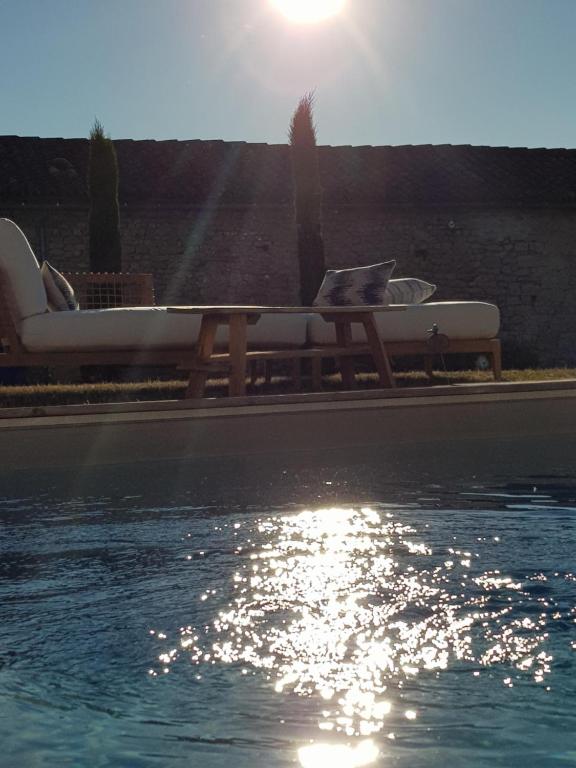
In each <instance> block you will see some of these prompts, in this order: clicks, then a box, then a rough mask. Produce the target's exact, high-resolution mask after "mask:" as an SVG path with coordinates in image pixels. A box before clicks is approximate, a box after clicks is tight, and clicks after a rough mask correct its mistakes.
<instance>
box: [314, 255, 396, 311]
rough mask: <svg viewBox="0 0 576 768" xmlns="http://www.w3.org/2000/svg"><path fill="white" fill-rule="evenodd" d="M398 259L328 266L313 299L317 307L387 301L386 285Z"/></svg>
mask: <svg viewBox="0 0 576 768" xmlns="http://www.w3.org/2000/svg"><path fill="white" fill-rule="evenodd" d="M395 266H396V262H395V261H385V262H382V264H372V265H371V266H369V267H355V268H354V269H329V270H328V271H327V272H326V274H325V275H324V280H323V281H322V285H321V286H320V290H319V291H318V295H317V296H316V298H315V299H314V306H315V307H343V306H362V305H364V304H368V305H377V304H385V303H386V302H385V298H384V296H385V293H386V286H387V285H388V280H389V279H390V275H391V274H392V272H393V271H394V267H395Z"/></svg>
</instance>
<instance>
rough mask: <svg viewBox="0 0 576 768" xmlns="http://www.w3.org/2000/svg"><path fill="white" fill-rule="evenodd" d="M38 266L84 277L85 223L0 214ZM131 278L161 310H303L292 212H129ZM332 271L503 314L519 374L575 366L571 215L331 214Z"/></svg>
mask: <svg viewBox="0 0 576 768" xmlns="http://www.w3.org/2000/svg"><path fill="white" fill-rule="evenodd" d="M0 215H2V216H8V217H9V218H13V219H14V220H15V221H16V222H17V223H18V224H19V225H20V226H21V227H22V228H23V229H24V231H25V232H26V234H27V235H28V237H29V238H30V240H31V242H32V244H33V247H34V248H35V250H36V253H37V254H38V255H39V256H40V258H47V259H49V260H50V261H51V262H52V263H53V264H54V266H56V267H57V268H59V269H61V270H63V271H84V270H86V269H87V267H88V254H87V243H88V231H87V218H88V217H87V211H86V210H85V209H82V208H64V207H55V208H50V209H42V208H36V209H34V208H31V207H21V208H17V209H7V208H5V209H3V210H0ZM121 222H122V241H123V259H124V269H125V270H126V271H134V272H152V273H153V275H154V282H155V288H156V298H157V303H158V304H165V303H174V304H176V303H255V304H260V303H261V304H294V303H297V301H298V267H297V260H296V253H295V238H294V227H293V217H292V210H291V207H290V206H270V207H263V206H260V207H235V208H232V207H229V208H218V209H204V210H202V209H193V210H189V209H188V210H183V209H153V210H145V209H138V208H123V210H122V214H121ZM324 233H325V241H326V253H327V260H328V266H329V267H336V268H338V267H347V266H355V265H363V264H370V263H373V262H375V261H383V260H387V259H391V258H393V259H396V261H397V268H396V273H395V276H396V277H398V276H407V275H410V276H416V277H421V278H423V279H426V280H429V281H430V282H434V283H436V284H437V285H438V291H437V293H436V295H435V297H437V298H438V299H439V300H451V299H454V300H455V299H470V300H473V299H476V300H482V301H489V302H493V303H495V304H497V305H498V306H499V307H500V309H501V312H502V331H501V337H502V340H503V343H504V350H505V353H506V352H507V353H508V358H509V360H510V361H511V362H525V363H536V362H539V363H541V364H543V365H563V364H570V365H574V364H576V341H574V339H575V338H576V303H575V302H574V300H573V296H574V294H575V291H576V211H574V210H571V209H565V210H561V209H556V210H544V209H532V210H526V209H524V210H518V209H509V210H489V209H477V210H471V209H461V208H455V209H446V210H435V211H431V210H430V209H427V210H415V209H410V210H408V209H407V210H393V211H390V210H387V211H383V210H380V209H374V208H357V207H346V208H341V209H327V210H325V212H324Z"/></svg>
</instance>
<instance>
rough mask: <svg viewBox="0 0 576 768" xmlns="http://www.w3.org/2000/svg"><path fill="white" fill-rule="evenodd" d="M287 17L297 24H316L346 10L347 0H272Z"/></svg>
mask: <svg viewBox="0 0 576 768" xmlns="http://www.w3.org/2000/svg"><path fill="white" fill-rule="evenodd" d="M270 2H271V3H272V5H273V6H274V7H275V8H276V9H277V10H279V11H280V13H282V14H283V15H284V16H285V17H286V18H287V19H289V20H290V21H293V22H295V23H296V24H316V23H317V22H319V21H324V20H325V19H329V18H331V17H332V16H337V15H338V14H339V13H341V12H342V11H343V10H344V7H345V6H346V0H270Z"/></svg>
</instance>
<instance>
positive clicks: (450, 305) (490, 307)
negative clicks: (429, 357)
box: [308, 301, 500, 344]
mask: <svg viewBox="0 0 576 768" xmlns="http://www.w3.org/2000/svg"><path fill="white" fill-rule="evenodd" d="M374 317H375V320H376V325H377V326H378V330H379V332H380V336H381V338H382V340H383V341H426V339H428V337H429V333H428V331H429V329H430V328H431V327H432V324H433V323H436V324H437V325H438V330H439V332H440V333H443V334H446V336H448V337H449V338H451V339H493V338H495V337H496V336H497V335H498V330H499V328H500V312H499V310H498V307H496V306H494V304H485V303H484V302H481V301H442V302H434V303H430V304H410V305H406V309H405V310H404V311H398V312H375V313H374ZM308 332H309V340H310V341H311V343H312V344H335V343H336V336H335V333H334V325H333V324H332V323H327V322H326V321H325V320H323V319H322V317H320V316H316V315H315V316H312V318H311V320H310V323H309V328H308ZM352 339H353V341H354V342H358V343H364V342H365V341H366V336H365V333H364V329H363V327H362V326H361V325H360V324H358V323H353V325H352Z"/></svg>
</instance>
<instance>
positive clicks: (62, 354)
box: [0, 219, 500, 378]
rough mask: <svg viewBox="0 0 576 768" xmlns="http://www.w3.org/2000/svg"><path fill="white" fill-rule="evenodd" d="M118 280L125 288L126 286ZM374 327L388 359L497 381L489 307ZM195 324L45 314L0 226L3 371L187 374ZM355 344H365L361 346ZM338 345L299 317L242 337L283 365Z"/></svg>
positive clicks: (421, 310) (38, 283) (435, 311)
mask: <svg viewBox="0 0 576 768" xmlns="http://www.w3.org/2000/svg"><path fill="white" fill-rule="evenodd" d="M125 279H126V281H127V284H128V283H129V278H125ZM120 282H121V281H120ZM375 317H376V321H377V324H378V325H379V326H381V328H382V338H383V341H384V342H385V343H386V348H387V351H388V354H389V355H390V356H391V357H394V356H399V355H424V356H425V357H426V358H427V359H431V356H432V355H433V354H436V353H437V352H439V351H442V352H444V353H451V352H473V353H484V354H486V355H488V356H489V357H490V359H491V363H492V369H493V372H494V376H495V378H499V376H500V344H499V341H498V339H497V338H496V337H497V334H498V329H499V312H498V309H497V307H495V306H493V305H491V304H484V303H480V302H444V303H430V304H417V305H410V306H408V307H406V311H404V312H397V313H385V314H384V313H383V314H382V317H379V316H378V314H377V313H376V314H375ZM200 322H201V317H200V316H199V315H185V314H172V313H169V312H167V311H166V307H156V306H151V307H131V308H126V307H119V308H113V309H94V310H90V309H89V310H82V309H80V310H76V311H58V312H54V311H49V309H48V300H47V295H46V290H45V287H44V283H43V280H42V276H41V272H40V268H39V265H38V262H37V260H36V257H35V256H34V253H33V251H32V249H31V247H30V245H29V243H28V241H27V239H26V237H25V236H24V234H23V233H22V231H21V230H20V229H19V228H18V227H17V225H16V224H14V222H12V221H10V220H8V219H0V366H74V365H114V364H118V365H139V366H143V365H154V366H161V365H166V366H180V367H183V368H187V367H190V361H191V353H192V352H193V345H194V343H195V341H196V339H197V337H198V332H199V328H200ZM434 323H436V324H437V326H438V329H439V331H440V333H441V334H443V335H444V336H445V337H448V338H447V339H444V345H443V347H442V349H440V347H438V346H435V345H434V344H432V345H431V343H430V341H429V336H430V334H429V330H430V328H431V327H432V325H433V324H434ZM357 327H358V331H356V330H354V334H356V333H358V334H361V333H362V329H361V326H357ZM353 328H354V329H355V328H356V326H353ZM356 340H358V341H359V342H360V343H362V342H365V339H364V338H362V337H361V336H359V337H358V339H356V338H354V341H356ZM226 341H227V329H226V328H220V329H219V331H218V335H217V336H216V343H217V344H219V343H224V342H226ZM335 341H336V339H335V338H334V329H333V326H332V325H331V324H329V323H326V322H325V321H324V320H323V319H322V318H321V317H320V316H318V315H309V314H306V313H305V312H303V313H298V314H288V315H287V314H278V315H274V314H266V315H263V316H262V318H261V320H260V321H259V322H258V323H257V324H256V325H252V326H249V328H248V345H249V347H250V348H255V349H258V348H259V349H274V350H282V349H285V350H286V358H290V357H292V356H293V355H291V354H290V350H299V349H302V348H305V347H306V346H307V345H312V346H314V347H315V348H316V347H317V348H322V353H319V357H328V356H330V346H331V345H334V344H335ZM446 344H447V346H446Z"/></svg>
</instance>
